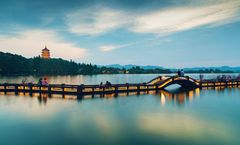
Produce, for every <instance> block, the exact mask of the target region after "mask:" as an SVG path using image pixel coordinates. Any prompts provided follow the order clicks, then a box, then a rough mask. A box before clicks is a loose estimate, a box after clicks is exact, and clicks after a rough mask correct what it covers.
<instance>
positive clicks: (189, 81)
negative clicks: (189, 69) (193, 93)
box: [147, 76, 200, 89]
mask: <svg viewBox="0 0 240 145" xmlns="http://www.w3.org/2000/svg"><path fill="white" fill-rule="evenodd" d="M147 84H149V85H158V88H159V89H164V88H166V87H168V86H170V85H173V84H178V85H180V86H181V87H184V88H198V87H200V83H199V82H198V81H197V80H195V79H193V78H191V77H188V76H186V77H178V76H159V77H156V78H154V79H152V80H151V81H149V82H148V83H147Z"/></svg>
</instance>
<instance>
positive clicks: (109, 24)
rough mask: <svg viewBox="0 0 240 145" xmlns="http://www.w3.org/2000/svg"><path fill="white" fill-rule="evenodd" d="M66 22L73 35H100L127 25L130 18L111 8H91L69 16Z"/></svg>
mask: <svg viewBox="0 0 240 145" xmlns="http://www.w3.org/2000/svg"><path fill="white" fill-rule="evenodd" d="M65 21H66V23H67V25H68V28H69V31H70V32H72V33H76V34H80V35H98V34H101V33H104V32H107V31H110V30H112V29H115V28H118V27H120V26H122V25H123V24H125V23H127V21H128V16H127V15H125V14H124V12H122V11H116V10H112V9H110V8H103V7H91V8H89V9H81V10H78V11H75V12H72V13H70V14H68V15H67V16H66V18H65Z"/></svg>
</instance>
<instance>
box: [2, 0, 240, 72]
mask: <svg viewBox="0 0 240 145" xmlns="http://www.w3.org/2000/svg"><path fill="white" fill-rule="evenodd" d="M239 20H240V0H204V1H199V0H105V1H102V0H68V1H65V0H41V1H32V0H21V1H19V0H1V1H0V44H1V45H0V51H3V52H11V53H16V54H20V55H23V56H26V57H33V56H37V55H39V54H40V52H41V49H42V48H44V46H45V45H47V46H48V48H49V49H50V50H51V55H52V57H56V58H57V57H61V58H64V59H68V60H70V59H73V60H75V61H77V62H86V63H93V64H101V65H105V64H116V63H117V64H136V65H159V66H163V67H178V68H181V67H195V66H223V65H229V66H239V65H240V64H239V62H240V57H239V54H240V49H239V46H240V41H239V38H240V21H239Z"/></svg>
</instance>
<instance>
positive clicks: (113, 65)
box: [105, 64, 163, 69]
mask: <svg viewBox="0 0 240 145" xmlns="http://www.w3.org/2000/svg"><path fill="white" fill-rule="evenodd" d="M136 66H139V65H133V64H128V65H120V64H111V65H105V67H112V68H119V69H122V68H125V69H130V68H132V67H136ZM139 67H140V68H142V69H157V68H158V69H163V67H160V66H154V65H146V66H139Z"/></svg>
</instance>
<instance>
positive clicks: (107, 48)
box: [99, 45, 125, 52]
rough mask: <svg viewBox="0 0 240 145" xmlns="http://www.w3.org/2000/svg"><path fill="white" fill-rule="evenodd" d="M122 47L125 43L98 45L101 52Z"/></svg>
mask: <svg viewBox="0 0 240 145" xmlns="http://www.w3.org/2000/svg"><path fill="white" fill-rule="evenodd" d="M123 47H125V45H103V46H100V47H99V49H100V50H101V51H103V52H108V51H113V50H116V49H119V48H123Z"/></svg>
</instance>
